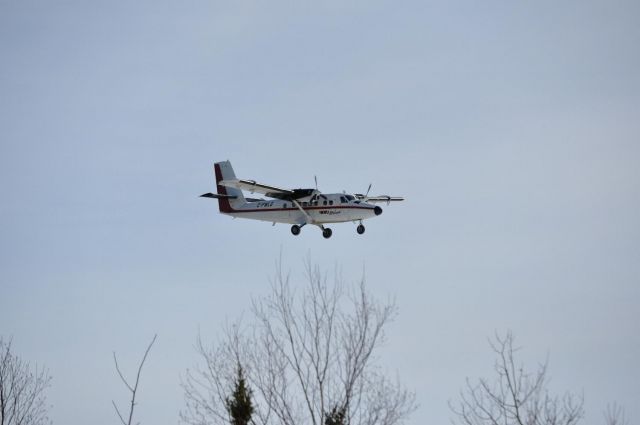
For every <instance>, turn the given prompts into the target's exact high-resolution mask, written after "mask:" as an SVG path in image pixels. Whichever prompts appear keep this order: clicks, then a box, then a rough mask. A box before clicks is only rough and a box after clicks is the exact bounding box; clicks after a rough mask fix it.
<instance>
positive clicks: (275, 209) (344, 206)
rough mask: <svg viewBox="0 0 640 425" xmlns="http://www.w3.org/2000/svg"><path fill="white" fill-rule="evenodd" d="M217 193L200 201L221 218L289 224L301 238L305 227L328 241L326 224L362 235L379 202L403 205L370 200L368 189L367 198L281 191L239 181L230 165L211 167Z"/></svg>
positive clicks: (389, 198)
mask: <svg viewBox="0 0 640 425" xmlns="http://www.w3.org/2000/svg"><path fill="white" fill-rule="evenodd" d="M214 172H215V176H216V184H217V193H205V194H203V195H200V197H201V198H213V199H217V200H218V207H219V209H220V212H221V213H222V214H226V215H230V216H232V217H234V218H236V217H241V218H248V219H253V220H262V221H268V222H272V223H273V225H274V226H275V224H276V223H286V224H291V225H292V226H291V233H292V234H293V235H295V236H297V235H299V234H300V231H301V229H302V228H303V227H304V226H306V225H307V224H313V225H316V226H318V227H319V228H320V229H322V236H324V238H325V239H329V238H330V237H331V235H332V233H333V232H332V231H331V229H330V228H328V227H325V224H328V223H345V222H349V221H351V222H353V223H359V225H358V227H357V228H356V231H357V232H358V234H360V235H361V234H363V233H364V231H365V228H364V225H363V224H362V220H366V219H368V218H371V217H375V216H378V215H380V214H382V208H380V207H379V206H377V205H374V204H375V203H378V202H386V203H387V205H388V204H389V203H391V202H396V201H403V200H404V198H403V197H400V196H387V195H384V196H369V190H371V185H369V189H367V193H366V194H364V195H363V194H359V193H358V194H354V195H349V194H346V193H326V194H325V193H321V192H320V191H319V190H318V188H317V186H318V180H317V179H316V188H315V189H281V188H278V187H273V186H267V185H265V184H261V183H257V182H256V181H255V180H239V179H237V178H236V175H235V173H234V171H233V168H232V167H231V163H230V162H229V161H223V162H216V163H215V164H214ZM243 190H246V191H248V192H250V193H256V192H257V193H260V194H263V195H264V196H265V197H267V198H270V199H256V198H245V197H244V195H243V193H242V191H243Z"/></svg>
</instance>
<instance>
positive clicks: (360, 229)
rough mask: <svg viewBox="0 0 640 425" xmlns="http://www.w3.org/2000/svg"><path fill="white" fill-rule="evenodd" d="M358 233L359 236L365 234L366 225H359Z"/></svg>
mask: <svg viewBox="0 0 640 425" xmlns="http://www.w3.org/2000/svg"><path fill="white" fill-rule="evenodd" d="M356 232H358V234H359V235H361V234H363V233H364V225H362V224H361V225H359V226H358V227H357V228H356Z"/></svg>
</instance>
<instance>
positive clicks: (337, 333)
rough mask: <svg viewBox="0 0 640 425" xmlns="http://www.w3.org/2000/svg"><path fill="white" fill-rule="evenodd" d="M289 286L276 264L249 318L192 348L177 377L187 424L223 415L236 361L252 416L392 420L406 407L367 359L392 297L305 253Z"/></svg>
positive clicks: (272, 424) (392, 310) (263, 421)
mask: <svg viewBox="0 0 640 425" xmlns="http://www.w3.org/2000/svg"><path fill="white" fill-rule="evenodd" d="M306 271H307V285H306V286H305V287H303V288H301V291H300V293H297V291H296V290H295V289H293V288H292V285H291V284H290V279H289V275H288V274H287V275H285V274H284V273H283V272H282V268H281V265H278V267H277V271H276V276H275V279H274V280H273V281H272V287H271V290H272V291H271V295H269V296H267V297H263V298H259V299H255V300H253V303H252V308H251V319H250V324H249V325H248V326H244V325H243V324H242V322H238V323H236V324H235V325H233V326H230V327H227V329H226V330H225V332H224V336H223V337H222V338H221V340H220V341H219V342H218V343H217V344H214V345H213V346H212V347H206V346H205V345H204V344H203V343H202V340H201V339H200V337H198V340H197V344H196V347H197V351H198V353H199V354H200V355H201V357H202V360H203V361H204V366H203V367H200V368H198V369H197V370H194V371H190V370H188V371H187V373H186V376H185V378H184V380H183V387H184V391H185V399H186V409H185V411H183V412H181V419H182V420H183V421H184V422H186V423H189V424H191V425H206V424H219V425H222V424H226V423H229V417H228V413H227V411H226V409H225V400H226V397H227V396H228V395H229V394H230V393H231V391H232V389H233V383H234V378H235V376H234V375H235V371H236V370H237V365H239V364H241V365H242V367H243V368H244V370H245V371H246V374H247V375H246V376H247V380H248V383H249V385H250V386H251V389H252V391H253V393H254V404H255V410H254V415H253V417H252V423H253V424H256V425H276V424H278V425H303V424H305V425H306V424H310V425H323V424H324V423H325V422H326V423H337V422H340V425H347V424H352V425H397V424H400V423H402V421H403V420H404V419H405V418H406V416H407V415H408V414H409V413H411V412H412V411H413V410H414V409H415V407H416V404H415V397H414V394H413V393H412V392H410V391H408V390H406V389H404V388H403V387H402V386H401V385H400V384H399V383H398V382H397V380H395V381H392V380H390V379H388V378H387V377H386V376H385V375H384V374H383V373H382V371H381V369H380V368H379V367H377V366H376V364H375V363H376V362H375V354H374V353H375V351H376V349H377V348H379V347H380V345H381V344H382V343H383V342H384V340H385V335H384V328H385V326H386V325H387V324H388V323H389V322H390V321H391V320H392V319H393V318H394V316H395V314H396V307H395V304H394V303H393V302H387V303H380V302H377V301H375V300H373V299H372V298H371V297H370V295H369V294H368V293H367V291H366V288H365V283H364V278H363V279H362V281H361V282H360V284H359V285H357V286H355V287H353V288H351V287H346V288H345V286H346V285H344V284H343V283H342V281H341V279H340V278H339V276H337V275H336V278H335V283H334V284H333V285H329V284H327V277H326V275H324V274H323V273H321V272H320V270H319V268H318V267H313V266H312V265H311V264H310V263H307V268H306Z"/></svg>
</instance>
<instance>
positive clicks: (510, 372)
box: [449, 332, 584, 425]
mask: <svg viewBox="0 0 640 425" xmlns="http://www.w3.org/2000/svg"><path fill="white" fill-rule="evenodd" d="M489 344H490V346H491V348H492V350H493V351H494V353H495V355H496V363H495V365H494V370H495V372H496V378H495V382H493V383H491V382H490V381H488V380H486V379H480V380H478V383H477V384H476V385H472V384H471V383H470V381H469V380H467V385H466V388H465V389H464V390H462V391H461V392H460V399H459V400H458V402H457V403H452V402H449V407H450V409H451V411H452V412H453V413H454V414H455V415H456V416H457V419H458V423H461V424H465V425H486V424H491V425H515V424H517V425H574V424H576V423H578V422H579V421H580V420H581V419H582V417H583V416H584V410H583V400H584V399H583V397H582V396H576V395H574V394H571V393H568V392H567V393H565V394H564V395H562V396H552V395H550V394H549V391H548V390H547V362H546V361H545V362H544V363H543V364H541V365H539V367H538V369H537V370H535V371H533V372H526V371H525V370H524V367H523V366H522V365H521V364H519V363H518V362H517V360H516V357H515V354H516V352H517V351H518V348H517V347H514V337H513V334H512V333H511V332H507V334H506V335H505V336H504V337H503V336H501V335H499V334H497V333H496V335H495V337H494V339H493V340H490V341H489Z"/></svg>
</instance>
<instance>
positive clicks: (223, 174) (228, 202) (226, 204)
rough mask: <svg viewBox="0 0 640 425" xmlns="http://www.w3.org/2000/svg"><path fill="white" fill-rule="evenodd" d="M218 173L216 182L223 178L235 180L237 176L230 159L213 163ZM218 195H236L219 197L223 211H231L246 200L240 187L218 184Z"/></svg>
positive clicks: (219, 205) (219, 204)
mask: <svg viewBox="0 0 640 425" xmlns="http://www.w3.org/2000/svg"><path fill="white" fill-rule="evenodd" d="M213 168H214V170H215V174H216V184H217V183H220V181H221V180H234V179H235V178H236V175H235V173H234V172H233V167H232V166H231V163H230V162H229V161H223V162H216V163H215V164H214V165H213ZM217 190H218V195H228V196H234V197H235V198H219V199H218V207H219V208H220V212H221V213H231V212H233V210H234V209H238V208H240V207H241V206H242V205H243V204H244V203H245V202H246V201H245V199H244V195H243V194H242V191H241V190H240V189H236V188H233V187H226V186H221V185H219V184H217Z"/></svg>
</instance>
